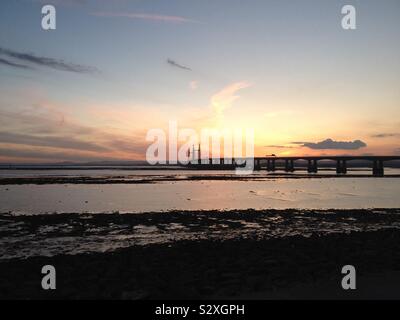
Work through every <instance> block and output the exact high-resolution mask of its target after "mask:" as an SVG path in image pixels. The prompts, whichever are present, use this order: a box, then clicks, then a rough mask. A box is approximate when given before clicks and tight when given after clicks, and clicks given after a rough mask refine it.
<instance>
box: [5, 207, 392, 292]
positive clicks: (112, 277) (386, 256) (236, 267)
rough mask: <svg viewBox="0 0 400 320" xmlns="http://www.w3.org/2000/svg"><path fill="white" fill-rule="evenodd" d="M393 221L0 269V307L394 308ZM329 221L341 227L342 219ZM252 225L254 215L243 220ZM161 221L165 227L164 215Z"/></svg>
mask: <svg viewBox="0 0 400 320" xmlns="http://www.w3.org/2000/svg"><path fill="white" fill-rule="evenodd" d="M397 211H398V210H396V209H393V210H388V211H387V212H380V213H373V212H372V211H368V210H358V211H356V212H353V214H355V215H359V216H360V217H359V219H364V222H365V223H366V224H370V225H371V226H373V225H374V224H375V223H376V218H374V216H375V215H382V216H381V217H380V219H386V218H385V215H387V217H388V220H386V222H387V225H385V226H382V228H381V229H377V230H374V228H371V229H368V228H365V229H364V230H363V229H360V230H359V231H348V230H347V231H344V232H337V233H327V232H317V231H316V232H311V234H307V235H289V236H284V235H282V236H281V237H279V236H278V237H272V238H271V237H260V236H251V235H249V234H247V235H246V236H245V237H242V236H241V234H240V233H238V234H237V236H236V237H234V238H230V239H218V238H215V239H212V240H210V239H192V240H181V241H173V242H167V243H158V244H147V245H134V246H130V247H127V248H119V249H116V250H114V251H112V252H103V253H101V252H91V253H80V254H75V255H67V254H58V255H55V256H52V257H44V256H34V257H30V258H27V259H16V258H15V259H8V260H0V298H17V299H53V298H66V299H95V298H96V299H99V298H100V299H175V298H181V299H202V298H232V299H235V298H242V299H247V298H249V299H275V298H277V299H280V298H283V299H292V298H311V299H318V298H323V299H330V298H332V299H333V298H335V299H337V298H340V299H342V298H343V299H353V298H354V299H357V298H363V299H373V298H389V299H391V298H393V299H395V298H400V294H399V292H400V287H397V288H399V289H398V290H397V289H396V286H395V284H396V283H400V278H399V276H400V230H399V229H397V228H394V227H391V225H392V224H393V223H395V222H396V220H399V219H400V218H397V216H398V213H397ZM221 214H222V213H221ZM237 214H238V213H237ZM240 214H243V212H242V213H240ZM335 214H337V215H336V219H337V221H340V220H341V219H344V216H345V215H346V211H340V212H336V213H335ZM347 214H350V215H351V214H352V212H351V211H348V212H347ZM231 215H233V214H231ZM56 216H57V215H54V216H53V219H57V217H56ZM121 216H123V215H121ZM206 216H208V217H209V218H215V217H214V216H212V215H210V214H206ZM173 217H174V219H178V217H177V215H175V216H173ZM256 217H257V214H255V213H253V216H252V215H251V214H250V216H249V218H248V219H249V220H251V219H255V218H256ZM58 218H59V219H64V218H65V217H63V216H60V217H58ZM115 218H116V217H114V219H115ZM141 218H142V219H143V218H144V216H142V217H141ZM147 218H149V216H147ZM231 218H234V217H232V216H231ZM317 218H318V219H323V217H317ZM353 218H354V217H353ZM32 219H35V218H34V217H32ZM43 219H45V218H43ZM102 219H106V218H105V217H103V218H102ZM121 219H123V217H121ZM159 219H169V218H168V213H165V214H163V215H160V216H159ZM188 219H189V218H188ZM191 219H194V218H193V217H192V218H191ZM330 219H332V216H331V217H330ZM189 220H190V219H189ZM143 221H145V220H143ZM125 222H126V221H125ZM45 264H51V265H54V266H55V267H56V270H57V289H56V290H54V291H44V290H42V289H41V287H40V283H41V277H42V275H41V273H40V270H41V267H42V266H43V265H45ZM347 264H351V265H354V266H355V267H356V269H357V279H358V282H357V286H358V289H357V290H356V291H353V292H348V291H344V290H342V289H341V288H340V283H341V279H342V275H341V268H342V266H344V265H347Z"/></svg>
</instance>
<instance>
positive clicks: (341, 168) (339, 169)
mask: <svg viewBox="0 0 400 320" xmlns="http://www.w3.org/2000/svg"><path fill="white" fill-rule="evenodd" d="M336 173H337V174H346V173H347V164H346V160H338V161H337V163H336Z"/></svg>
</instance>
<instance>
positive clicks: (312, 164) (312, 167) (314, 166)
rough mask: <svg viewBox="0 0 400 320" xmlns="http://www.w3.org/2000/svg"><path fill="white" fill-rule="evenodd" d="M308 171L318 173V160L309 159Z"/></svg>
mask: <svg viewBox="0 0 400 320" xmlns="http://www.w3.org/2000/svg"><path fill="white" fill-rule="evenodd" d="M307 171H308V173H317V172H318V161H317V160H308V167H307Z"/></svg>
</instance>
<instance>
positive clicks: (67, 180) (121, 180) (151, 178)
mask: <svg viewBox="0 0 400 320" xmlns="http://www.w3.org/2000/svg"><path fill="white" fill-rule="evenodd" d="M256 173H257V174H253V175H237V174H234V173H232V174H219V175H212V174H210V175H207V174H202V175H190V174H188V175H148V176H143V175H113V176H95V177H91V176H64V177H62V176H37V177H10V178H0V185H29V184H36V185H44V184H149V183H160V182H177V181H263V180H274V179H326V178H341V179H344V178H374V179H385V178H400V174H389V175H385V176H382V177H373V176H372V174H371V175H370V174H357V173H348V174H345V175H340V174H334V173H330V174H324V173H318V174H308V173H296V174H293V173H284V172H279V173H268V174H259V173H258V172H257V171H256Z"/></svg>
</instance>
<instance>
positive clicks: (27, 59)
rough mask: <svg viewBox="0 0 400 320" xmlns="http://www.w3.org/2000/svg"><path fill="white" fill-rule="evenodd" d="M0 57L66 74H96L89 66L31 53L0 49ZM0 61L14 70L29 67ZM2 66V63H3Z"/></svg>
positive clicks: (96, 71) (95, 70)
mask: <svg viewBox="0 0 400 320" xmlns="http://www.w3.org/2000/svg"><path fill="white" fill-rule="evenodd" d="M0 55H3V56H6V57H8V58H12V59H16V60H18V61H22V62H24V63H28V64H33V65H37V66H42V67H48V68H52V69H56V70H61V71H68V72H76V73H98V72H99V71H98V69H97V68H94V67H90V66H83V65H79V64H74V63H69V62H65V61H63V60H59V59H54V58H48V57H40V56H36V55H34V54H32V53H22V52H16V51H13V50H9V49H4V48H0ZM1 59H2V60H4V61H6V62H8V63H7V65H9V66H13V67H16V68H29V67H30V66H27V65H21V64H18V63H16V62H10V61H8V60H5V59H3V58H1ZM3 64H4V62H3Z"/></svg>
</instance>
